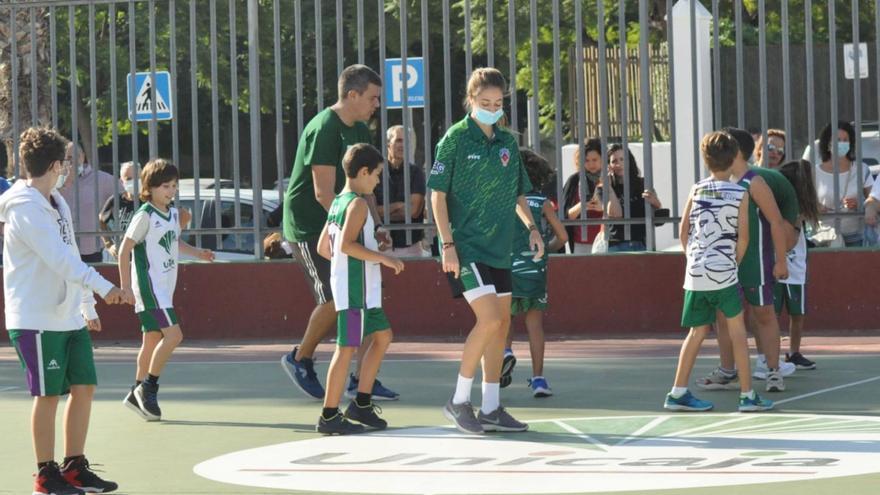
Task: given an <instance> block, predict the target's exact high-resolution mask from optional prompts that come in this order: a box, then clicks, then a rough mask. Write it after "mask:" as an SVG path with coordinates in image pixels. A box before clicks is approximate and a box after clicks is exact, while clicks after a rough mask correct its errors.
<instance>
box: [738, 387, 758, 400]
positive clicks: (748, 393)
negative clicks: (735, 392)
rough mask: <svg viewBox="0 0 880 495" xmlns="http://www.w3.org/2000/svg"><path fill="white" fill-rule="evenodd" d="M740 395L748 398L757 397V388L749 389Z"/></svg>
mask: <svg viewBox="0 0 880 495" xmlns="http://www.w3.org/2000/svg"><path fill="white" fill-rule="evenodd" d="M739 396H740V397H746V398H748V399H754V398H755V390H754V389H752V390H749V391H748V392H746V393H740V394H739Z"/></svg>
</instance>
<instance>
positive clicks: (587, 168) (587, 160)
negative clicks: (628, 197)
mask: <svg viewBox="0 0 880 495" xmlns="http://www.w3.org/2000/svg"><path fill="white" fill-rule="evenodd" d="M580 155H581V149H580V146H578V149H576V150H575V152H574V166H575V170H576V171H575V173H573V174H571V176H569V177H568V179H566V181H565V186H564V187H563V189H562V197H563V198H564V199H563V203H562V207H563V208H564V209H565V216H566V218H568V219H569V220H577V219H579V218H580V217H581V209H582V206H583V205H582V204H581V199H580V198H581V194H580V185H581V183H580V175H581V174H580V170H581V169H583V170H584V175H585V179H586V180H585V181H584V184H585V185H586V191H585V194H584V198H586V200H587V203H586V207H587V218H588V219H594V218H602V211H603V209H602V204H601V198H597V197H596V195H595V191H596V188H597V186H598V185H599V184H600V183H601V180H599V176H600V174H601V173H602V142H601V141H599V140H598V139H596V138H593V139H590V140H588V141H587V142H586V143H584V159H583V160H582V159H581V156H580ZM565 230H566V232H567V233H568V239H569V240H568V246H569V250H570V251H571V252H572V253H574V254H590V253H591V252H592V248H593V241H594V240H595V239H596V236H597V235H599V231H600V230H602V226H601V225H585V226H580V227H575V226H570V227H566V228H565Z"/></svg>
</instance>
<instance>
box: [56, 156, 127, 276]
mask: <svg viewBox="0 0 880 495" xmlns="http://www.w3.org/2000/svg"><path fill="white" fill-rule="evenodd" d="M73 150H74V145H73V143H69V144H68V145H67V153H66V154H65V158H64V159H65V160H69V161H70V162H71V163H76V164H77V165H76V166H75V167H73V170H72V172H71V173H70V174H69V175H68V176H67V178H66V179H65V181H64V185H63V186H62V187H61V188H60V189H59V190H58V192H60V193H61V195H62V196H64V200H65V201H67V204H68V205H70V211H71V213H72V214H73V225H74V228H75V229H76V232H97V231H98V213H99V210H100V209H101V207H102V206H103V205H104V203H106V201H107V198H109V197H111V196H113V193H114V192H115V189H116V179H114V178H113V176H112V175H110V174H108V173H107V172H103V171H101V170H98V169H97V168H95V167H93V166H92V165H91V164H89V163H88V162H87V161H86V155H85V153H84V152H83V149H82V146H79V145H77V146H76V160H74V152H73ZM77 241H78V242H77V243H78V244H79V253H80V257H81V258H82V260H83V261H85V262H86V263H99V262H101V261H102V260H103V258H104V253H103V250H104V244H103V243H102V242H101V237H100V236H98V235H78V236H77Z"/></svg>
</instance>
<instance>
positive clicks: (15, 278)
mask: <svg viewBox="0 0 880 495" xmlns="http://www.w3.org/2000/svg"><path fill="white" fill-rule="evenodd" d="M20 143H21V144H20V147H19V150H18V152H19V156H20V158H21V161H22V164H23V165H24V169H25V170H26V171H27V177H28V178H26V179H25V178H22V179H19V180H18V181H17V182H16V183H15V185H13V186H12V188H10V189H9V190H8V191H6V192H5V193H4V194H3V196H2V198H0V222H3V223H4V224H5V227H4V234H5V246H4V253H3V263H4V266H3V289H4V294H5V298H4V304H5V307H4V310H5V316H6V328H7V329H8V330H9V338H10V340H11V341H12V344H13V345H14V346H15V350H16V352H17V353H18V357H19V359H20V361H21V364H22V367H23V368H25V369H26V370H27V380H28V388H29V389H30V393H31V395H32V396H33V397H34V405H33V411H32V413H31V434H32V436H33V445H34V454H35V456H36V458H37V469H38V470H39V472H38V473H37V475H36V478H35V480H34V489H33V491H32V493H34V494H37V495H40V494H43V495H48V494H55V495H75V494H82V493H85V492H98V493H108V492H112V491H114V490H116V489H117V484H116V483H114V482H112V481H106V480H103V479H101V478H100V477H98V475H96V474H95V473H94V472H93V471H92V470H91V469H90V468H89V461H88V460H86V457H85V454H84V450H85V443H86V434H87V433H88V429H89V416H90V413H91V408H92V398H93V397H94V395H95V388H96V386H97V383H98V379H97V374H96V372H95V360H94V357H93V355H92V340H91V337H90V336H89V331H90V330H91V331H95V332H100V331H101V320H100V319H99V318H98V313H97V312H96V311H95V299H94V297H93V296H92V292H95V293H97V294H99V295H100V296H101V297H102V298H103V299H104V300H105V301H106V302H107V303H109V304H115V303H119V302H133V301H128V300H123V294H122V292H121V291H120V290H119V289H118V288H116V287H114V286H113V284H112V283H110V282H108V281H107V280H106V279H104V277H102V276H101V275H99V274H98V272H97V271H95V269H94V268H92V267H90V266H88V265H86V264H85V263H83V262H82V261H81V260H80V256H79V249H78V248H77V245H76V240H75V237H74V230H73V219H72V217H71V214H70V208H69V207H68V205H67V203H66V202H65V201H64V198H63V197H62V196H61V194H60V193H59V192H58V191H57V189H58V187H60V186H61V185H62V184H64V180H65V178H66V177H67V175H68V174H70V172H71V166H70V162H69V161H68V160H65V159H64V152H65V148H66V146H67V141H66V140H65V139H64V138H63V137H61V136H60V135H59V134H58V133H57V132H56V131H54V130H51V129H46V128H36V127H32V128H30V129H28V130H26V131H24V132H23V133H22V134H21V138H20ZM68 393H69V394H70V397H69V398H68V400H67V405H66V407H65V411H64V451H65V452H64V461H63V462H62V464H61V466H59V465H58V464H57V463H56V462H55V461H54V457H55V414H56V411H57V409H58V402H59V398H60V397H61V396H62V395H67V394H68ZM3 488H9V489H12V491H14V492H15V493H20V492H22V491H24V490H22V489H21V488H22V487H21V486H17V487H16V486H13V485H10V484H7V483H6V482H4V483H3Z"/></svg>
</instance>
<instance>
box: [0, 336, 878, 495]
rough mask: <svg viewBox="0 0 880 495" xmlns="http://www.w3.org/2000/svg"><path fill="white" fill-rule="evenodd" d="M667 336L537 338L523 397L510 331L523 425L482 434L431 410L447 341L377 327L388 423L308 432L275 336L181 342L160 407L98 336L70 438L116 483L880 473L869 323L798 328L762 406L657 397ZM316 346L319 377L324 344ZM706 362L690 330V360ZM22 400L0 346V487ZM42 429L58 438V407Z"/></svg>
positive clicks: (831, 482) (669, 352)
mask: <svg viewBox="0 0 880 495" xmlns="http://www.w3.org/2000/svg"><path fill="white" fill-rule="evenodd" d="M679 343H680V341H679V340H678V339H677V338H675V336H669V337H668V338H650V339H627V340H623V339H599V340H589V341H587V340H569V341H553V342H549V343H548V349H547V355H548V360H547V363H546V365H545V369H546V371H545V374H546V376H547V377H548V379H549V380H550V384H551V386H552V387H553V391H554V393H555V395H554V396H553V397H551V398H547V399H534V398H532V397H531V395H530V393H529V391H528V389H527V386H526V383H525V380H526V378H527V377H529V376H530V371H531V370H530V362H529V361H528V359H527V357H528V350H527V344H526V343H525V342H521V341H518V342H517V344H516V346H515V351H516V353H517V356H518V358H519V362H518V364H517V367H516V369H515V371H514V382H513V384H512V385H511V386H510V387H509V388H507V389H504V390H503V391H502V399H503V401H504V403H505V405H506V406H507V407H508V408H509V409H510V410H511V411H513V412H514V414H515V415H516V416H517V417H518V418H519V419H521V420H526V421H528V422H529V425H530V431H529V432H527V433H523V434H490V435H486V436H484V437H472V436H465V435H461V434H459V433H458V432H457V430H454V429H453V428H452V427H451V426H449V424H448V422H447V421H446V420H445V419H444V418H443V415H442V413H441V407H442V405H443V403H444V402H445V401H446V400H447V399H448V396H449V395H450V394H451V392H452V387H453V379H454V377H455V375H456V370H457V364H456V362H455V361H454V359H455V358H456V356H457V353H458V351H459V350H460V344H458V343H449V342H436V343H395V344H393V345H392V355H390V356H389V358H388V361H387V362H386V363H385V365H384V366H383V368H382V371H381V373H380V378H381V379H382V381H383V383H384V384H386V385H387V386H389V387H391V388H393V389H395V390H397V391H398V392H400V393H401V400H400V401H397V402H383V403H381V406H382V407H383V415H382V416H383V417H384V418H386V419H387V420H388V422H389V425H390V426H391V427H390V428H389V429H388V430H386V431H383V432H376V433H372V434H368V435H360V436H352V437H322V436H320V435H317V434H316V433H315V432H314V424H315V421H316V420H317V417H318V415H319V413H320V407H321V406H320V403H319V402H318V401H313V400H309V399H307V398H306V397H305V396H304V395H303V394H302V393H301V392H299V391H298V390H297V389H296V388H295V387H294V386H293V384H292V383H291V382H290V380H289V379H288V378H287V376H286V375H285V374H284V373H283V372H282V370H281V368H280V366H279V364H278V359H279V358H280V356H281V354H282V353H283V352H285V350H289V347H288V346H287V345H285V344H282V343H273V344H265V343H227V342H223V343H194V342H189V343H187V345H185V346H184V347H183V348H182V349H181V350H180V351H179V352H178V353H175V356H174V358H173V359H172V361H171V363H170V365H169V367H168V368H167V370H166V372H165V374H163V376H162V380H161V386H162V389H161V391H160V400H161V405H162V408H163V421H162V422H159V423H146V422H144V421H143V420H141V419H140V418H138V417H137V416H135V415H134V414H133V413H132V412H130V411H129V410H127V409H126V408H125V407H123V406H122V398H123V396H124V395H125V393H126V392H127V390H128V387H129V386H130V381H131V379H132V374H133V370H134V365H133V363H134V358H135V355H136V352H137V347H136V346H135V343H134V342H131V343H121V344H113V345H107V346H104V345H102V344H101V343H99V345H100V348H99V349H97V350H96V360H97V362H98V372H99V381H100V384H99V389H98V393H97V395H96V400H95V404H94V408H93V417H92V422H91V431H90V432H89V440H88V446H87V454H88V455H89V458H90V459H91V460H92V461H93V462H94V463H97V464H102V466H98V467H97V469H101V470H104V471H105V473H106V475H107V478H109V479H113V480H114V481H117V482H118V483H119V484H120V490H119V493H124V494H205V493H223V494H226V493H240V494H268V493H294V492H300V493H430V494H455V493H457V494H464V493H505V494H506V493H511V494H513V493H612V492H613V493H639V494H664V493H666V494H670V493H675V494H702V493H708V491H707V490H709V487H712V488H711V490H712V493H713V494H720V495H728V494H730V495H732V494H739V493H744V492H745V490H748V493H750V494H755V495H757V494H774V495H777V494H778V493H779V491H780V490H785V491H787V492H788V491H791V492H794V493H810V494H823V493H829V494H830V493H834V494H836V495H839V494H841V493H851V494H862V493H873V491H874V490H875V489H876V487H877V486H880V464H878V462H877V459H878V458H880V404H878V402H877V400H876V398H877V397H878V396H880V338H877V337H865V336H845V337H808V338H807V339H806V343H807V344H808V345H807V346H806V347H805V354H807V355H808V356H809V357H811V358H815V360H816V361H817V363H818V369H817V370H814V371H799V372H797V373H796V374H795V375H794V376H792V377H790V378H788V379H786V386H787V390H786V391H785V392H784V393H781V394H772V395H771V397H772V398H773V399H774V400H776V401H777V404H778V410H776V411H773V412H770V413H763V414H741V413H737V412H735V410H736V399H737V394H736V392H731V391H726V392H704V391H699V390H698V389H694V391H695V392H696V393H697V394H698V395H699V396H700V397H701V398H703V399H707V400H711V401H713V402H715V406H716V408H715V411H713V412H712V413H708V414H705V413H700V414H694V413H678V414H671V413H668V412H667V411H664V410H663V408H662V403H663V398H664V396H665V394H666V392H667V391H668V389H669V387H670V382H671V380H672V375H673V372H674V367H675V362H676V358H677V352H678V345H679ZM783 346H785V342H783ZM319 351H320V352H319V353H318V359H319V361H318V366H317V368H318V373H319V375H320V376H321V378H322V382H323V378H324V376H323V375H324V373H326V365H327V362H328V361H329V356H330V352H332V346H331V345H329V344H324V345H322V346H321V348H320V349H319ZM716 363H717V349H716V348H715V347H714V342H707V345H706V346H705V352H704V353H703V357H701V359H700V360H699V361H698V363H697V367H696V370H695V373H696V375H697V376H701V375H703V374H705V373H707V372H709V371H711V369H712V368H713V367H714V366H715V365H716ZM756 384H757V385H756V387H761V388H757V390H759V391H761V390H762V387H763V385H762V382H756ZM474 396H475V397H479V394H478V393H476V394H475V395H474ZM477 405H478V404H477ZM30 406H31V398H30V397H29V395H28V393H27V391H26V390H25V387H24V374H23V372H22V370H21V369H20V367H19V365H18V363H17V361H16V358H15V352H14V350H13V349H12V348H11V347H10V346H9V345H8V344H7V345H4V346H3V347H2V348H0V416H2V417H3V418H4V419H5V420H4V421H3V422H2V423H0V437H2V438H3V439H4V442H3V443H4V447H5V448H4V449H2V450H0V465H2V466H3V469H2V472H0V478H2V480H0V493H9V494H12V493H15V494H20V493H26V492H28V490H29V489H30V486H31V485H30V483H31V479H29V478H27V477H21V476H17V475H15V474H14V473H29V472H33V471H34V468H33V466H32V465H31V464H32V463H31V455H30V450H31V443H30V434H29V424H28V418H29V410H30ZM60 417H61V415H60V414H59V418H60ZM59 420H60V419H59ZM57 434H58V435H59V437H58V444H59V447H58V448H59V449H60V448H61V447H60V444H61V436H60V424H59V431H58V433H57ZM100 474H103V473H100ZM746 485H748V486H747V487H746Z"/></svg>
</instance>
